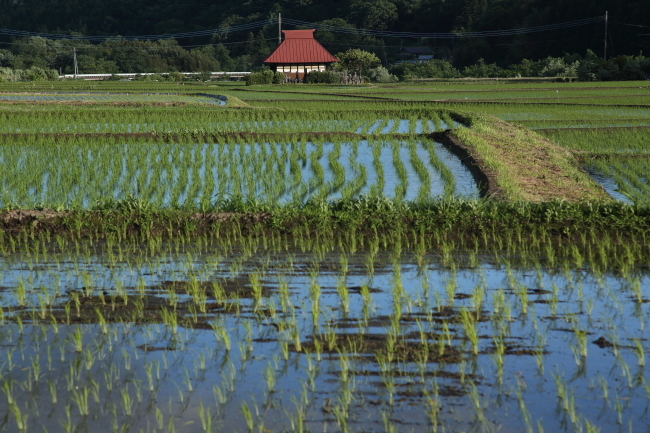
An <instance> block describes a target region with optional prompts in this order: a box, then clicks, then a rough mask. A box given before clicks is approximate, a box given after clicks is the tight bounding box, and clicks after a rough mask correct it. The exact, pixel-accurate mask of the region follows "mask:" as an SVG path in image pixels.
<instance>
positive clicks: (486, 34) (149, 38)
mask: <svg viewBox="0 0 650 433" xmlns="http://www.w3.org/2000/svg"><path fill="white" fill-rule="evenodd" d="M604 19H605V17H604V16H599V17H592V18H585V19H581V20H576V21H568V22H564V23H556V24H547V25H543V26H536V27H525V28H518V29H509V30H489V31H482V32H457V33H453V32H452V33H415V32H393V31H383V30H370V29H356V28H350V27H341V26H331V25H327V24H318V23H310V22H307V21H299V20H294V19H290V18H284V19H283V20H282V23H286V24H289V25H293V26H309V27H312V28H315V29H319V30H326V31H329V32H335V33H347V34H356V35H363V36H378V37H395V38H416V39H456V38H479V37H493V36H511V35H521V34H527V33H537V32H545V31H550V30H559V29H567V28H572V27H578V26H585V25H589V24H594V23H598V22H602V21H604ZM277 23H279V20H278V18H271V19H268V20H264V21H256V22H253V23H248V24H241V25H237V26H229V27H220V28H217V29H209V30H201V31H194V32H184V33H166V34H160V35H140V36H83V35H64V34H56V33H38V32H26V31H22V30H10V29H0V35H9V36H17V37H34V36H38V37H42V38H46V39H68V40H80V41H94V42H101V41H107V40H147V41H152V40H160V39H184V38H193V37H198V36H213V35H222V34H228V33H232V32H237V31H243V30H253V29H257V28H262V27H267V26H270V25H274V24H277Z"/></svg>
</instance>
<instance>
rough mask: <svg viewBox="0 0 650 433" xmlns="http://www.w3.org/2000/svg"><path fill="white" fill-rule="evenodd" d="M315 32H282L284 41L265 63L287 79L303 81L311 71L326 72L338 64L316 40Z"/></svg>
mask: <svg viewBox="0 0 650 433" xmlns="http://www.w3.org/2000/svg"><path fill="white" fill-rule="evenodd" d="M314 31H315V30H313V29H312V30H282V36H284V40H283V41H282V43H281V44H280V45H278V47H277V48H276V49H275V51H273V52H272V53H271V55H270V56H268V57H267V58H266V59H265V60H264V63H265V64H267V65H269V66H270V67H271V69H273V70H274V71H277V72H281V73H283V74H284V75H285V77H288V78H292V79H296V78H298V79H300V80H302V79H303V78H304V76H305V74H307V73H309V72H311V71H325V69H326V68H327V65H331V64H332V63H334V62H338V59H337V58H336V57H334V56H333V55H331V54H330V53H329V52H328V51H327V50H326V49H325V48H324V47H323V46H322V45H321V44H320V43H318V41H317V40H316V39H314Z"/></svg>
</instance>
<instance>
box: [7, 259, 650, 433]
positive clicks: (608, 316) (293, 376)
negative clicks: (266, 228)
mask: <svg viewBox="0 0 650 433" xmlns="http://www.w3.org/2000/svg"><path fill="white" fill-rule="evenodd" d="M82 249H83V248H82ZM0 266H1V267H0V270H1V274H0V287H1V289H0V295H1V296H2V305H3V307H4V308H3V317H4V319H3V320H4V324H3V326H2V327H0V359H2V360H3V362H1V363H0V384H1V385H2V390H3V392H2V393H0V416H2V417H3V420H4V421H3V422H2V424H1V425H0V429H2V430H3V431H18V430H19V428H18V425H17V422H16V419H17V416H16V414H18V416H19V417H25V416H27V421H26V425H27V429H29V430H30V431H31V430H32V429H33V428H39V429H40V426H44V427H45V428H46V429H47V431H66V429H68V428H70V429H72V430H76V431H93V432H104V431H106V432H108V431H113V430H114V428H115V427H120V428H123V429H124V431H140V430H141V429H143V430H145V431H148V430H149V431H154V430H162V431H170V430H171V429H172V427H174V428H175V429H176V431H188V432H194V431H196V432H199V431H204V430H205V429H207V428H208V425H207V424H208V423H210V424H211V428H212V429H213V431H233V430H237V431H247V430H248V427H247V421H246V416H245V414H246V413H248V412H250V414H251V415H250V422H252V423H253V428H254V429H255V430H257V429H259V428H261V426H262V425H263V428H264V429H266V430H268V431H274V432H275V431H278V432H280V431H295V430H298V429H299V427H300V426H304V428H305V429H308V430H310V431H344V430H348V431H364V432H368V431H386V430H390V428H391V426H393V427H394V428H395V431H424V430H430V429H432V420H435V422H436V423H439V424H440V425H441V426H444V430H445V431H463V430H465V431H471V430H478V431H496V430H498V431H507V432H510V431H512V432H518V431H525V430H526V429H527V426H528V425H531V426H535V428H537V426H538V425H539V426H540V427H542V428H543V429H544V431H560V430H570V431H571V430H580V429H583V430H584V429H586V425H587V424H586V423H587V422H588V423H590V424H591V425H597V426H598V427H599V428H601V429H602V431H647V429H648V427H649V426H648V420H647V417H646V413H645V411H646V409H647V403H648V398H649V397H648V392H647V385H646V384H647V383H646V379H645V374H646V367H645V364H644V362H643V360H644V359H645V358H644V357H645V353H646V352H647V350H648V342H647V340H646V338H647V336H646V332H647V331H645V328H646V327H647V325H646V323H647V321H648V319H647V317H648V314H647V311H646V310H647V308H648V306H647V305H648V304H646V303H645V302H646V301H647V300H648V294H647V287H650V276H649V275H648V271H647V269H646V268H642V269H641V268H640V269H637V270H635V271H634V272H633V273H632V274H630V275H627V277H623V276H621V275H615V274H607V273H606V274H600V273H599V274H594V273H593V272H591V271H589V270H588V269H586V268H584V267H581V268H573V267H571V266H569V265H567V266H562V267H560V268H556V267H551V266H550V263H548V262H545V261H544V260H541V261H540V262H539V263H538V265H537V266H535V267H532V268H529V267H524V266H521V265H518V264H517V257H508V256H507V255H501V256H500V259H499V260H496V259H495V258H493V257H491V256H489V255H484V256H481V255H478V256H477V255H471V254H463V253H462V252H456V253H452V254H447V255H443V256H441V255H440V252H438V251H433V252H429V253H424V254H422V255H420V256H417V257H416V256H414V255H410V254H403V255H401V256H396V255H394V254H389V253H384V252H381V251H380V252H378V253H376V254H375V255H374V256H372V257H369V256H368V255H367V254H366V253H354V254H348V255H346V256H345V259H342V255H341V254H340V253H338V252H332V253H327V254H324V255H323V254H311V253H303V252H300V251H297V250H291V249H290V250H285V251H284V252H272V251H264V250H258V251H257V252H256V253H250V252H246V251H243V250H233V251H230V252H226V251H225V250H221V249H219V248H216V247H214V248H207V249H205V248H204V249H202V250H191V251H190V250H185V249H184V248H182V247H181V248H180V249H179V248H173V247H172V248H169V249H168V252H167V253H165V254H153V255H147V254H142V255H129V254H126V253H122V254H120V252H119V251H118V250H117V249H115V248H113V249H111V250H110V251H109V250H106V251H104V252H101V253H93V254H81V255H74V254H69V253H62V252H58V253H52V254H51V255H50V256H48V257H43V256H42V255H41V256H40V257H38V258H36V257H27V256H23V257H20V256H18V255H15V256H12V255H9V256H5V257H3V258H2V259H1V261H0ZM215 290H216V291H215ZM346 299H347V301H346ZM636 299H641V301H642V302H641V303H639V302H636V301H635V300H636ZM314 312H317V314H314ZM18 317H19V318H20V320H19V321H17V319H16V318H18ZM463 318H465V320H466V322H465V324H463ZM471 335H476V339H475V340H474V341H475V345H474V344H473V343H472V338H471ZM498 347H500V348H501V349H497V348H498ZM499 352H501V353H502V356H501V357H499V355H498V353H499ZM16 408H17V410H16ZM37 426H38V427H37Z"/></svg>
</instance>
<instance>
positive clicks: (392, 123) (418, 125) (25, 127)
mask: <svg viewBox="0 0 650 433" xmlns="http://www.w3.org/2000/svg"><path fill="white" fill-rule="evenodd" d="M462 126H463V124H461V123H460V122H457V121H455V120H452V119H450V118H447V119H446V120H442V119H439V118H436V119H433V120H427V119H416V120H409V119H378V120H320V121H319V120H304V121H300V120H285V121H278V120H275V121H274V120H269V121H236V122H204V121H201V122H193V121H191V120H187V119H186V120H183V121H179V122H150V123H113V122H111V123H101V122H99V123H97V122H96V123H67V122H65V123H58V122H52V121H48V122H45V123H42V124H41V123H39V122H38V121H30V122H29V123H28V124H25V123H12V122H3V123H2V124H1V125H0V133H3V132H4V133H12V134H15V133H28V134H29V133H63V134H69V133H86V134H87V133H119V134H134V133H152V132H157V133H165V132H168V133H173V132H188V131H189V132H191V131H201V132H203V133H219V132H248V133H251V132H252V133H255V132H259V133H287V132H300V131H308V132H350V133H355V134H374V135H385V134H423V133H431V132H437V131H444V130H447V129H455V128H458V127H462Z"/></svg>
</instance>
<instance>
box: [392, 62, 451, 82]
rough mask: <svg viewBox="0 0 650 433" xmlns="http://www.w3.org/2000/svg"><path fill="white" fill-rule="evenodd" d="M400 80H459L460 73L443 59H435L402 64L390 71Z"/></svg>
mask: <svg viewBox="0 0 650 433" xmlns="http://www.w3.org/2000/svg"><path fill="white" fill-rule="evenodd" d="M389 71H390V73H391V74H395V75H396V76H397V77H398V78H399V79H400V80H405V79H407V78H458V77H460V76H461V74H460V72H459V71H458V70H457V69H456V68H454V67H453V66H452V64H451V62H449V61H447V60H442V59H433V60H429V61H428V62H425V63H400V64H399V65H395V66H393V67H391V68H390V69H389Z"/></svg>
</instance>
